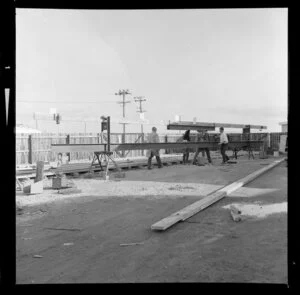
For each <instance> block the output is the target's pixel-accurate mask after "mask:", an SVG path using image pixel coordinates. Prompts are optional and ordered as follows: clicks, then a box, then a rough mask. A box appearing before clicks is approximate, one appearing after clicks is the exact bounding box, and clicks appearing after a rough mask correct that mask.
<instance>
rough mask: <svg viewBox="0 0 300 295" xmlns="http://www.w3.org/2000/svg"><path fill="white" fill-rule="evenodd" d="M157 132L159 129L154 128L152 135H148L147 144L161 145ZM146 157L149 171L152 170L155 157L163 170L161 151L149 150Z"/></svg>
mask: <svg viewBox="0 0 300 295" xmlns="http://www.w3.org/2000/svg"><path fill="white" fill-rule="evenodd" d="M156 131H157V128H156V127H152V133H150V134H149V135H148V138H147V142H149V143H159V136H158V134H157V133H156ZM146 156H147V157H148V169H152V167H151V161H152V158H153V157H154V156H155V157H156V161H157V165H158V168H162V163H161V159H160V156H159V150H147V153H146Z"/></svg>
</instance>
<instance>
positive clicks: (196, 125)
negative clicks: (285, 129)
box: [167, 121, 267, 130]
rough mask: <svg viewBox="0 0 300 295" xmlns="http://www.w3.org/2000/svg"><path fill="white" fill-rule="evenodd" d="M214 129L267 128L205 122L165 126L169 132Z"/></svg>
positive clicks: (264, 127) (185, 122)
mask: <svg viewBox="0 0 300 295" xmlns="http://www.w3.org/2000/svg"><path fill="white" fill-rule="evenodd" d="M216 127H224V128H247V127H250V129H267V126H262V125H250V124H249V125H246V124H230V123H207V122H195V123H194V122H188V121H180V122H172V123H171V122H170V123H169V124H168V125H167V129H169V130H183V129H184V130H188V129H191V130H198V129H207V130H214V128H216ZM210 128H213V129H210Z"/></svg>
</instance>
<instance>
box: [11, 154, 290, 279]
mask: <svg viewBox="0 0 300 295" xmlns="http://www.w3.org/2000/svg"><path fill="white" fill-rule="evenodd" d="M273 160H274V159H267V160H259V159H256V160H248V159H247V158H243V159H239V160H238V163H237V164H233V165H228V166H220V165H219V163H218V162H217V161H216V163H215V165H214V166H213V167H206V166H205V167H197V166H192V165H187V166H184V165H176V166H170V167H164V168H163V169H153V170H150V171H148V170H141V169H139V170H131V171H128V172H126V178H125V179H124V180H122V182H126V181H128V182H130V184H131V185H132V181H134V180H136V181H145V182H146V181H150V182H151V183H155V182H156V183H157V182H164V183H168V182H169V183H170V185H173V187H175V188H176V185H181V187H182V185H184V183H189V184H190V183H195V184H201V183H202V184H211V185H217V186H224V185H226V184H228V183H231V182H233V181H235V180H237V179H239V178H242V177H244V176H246V175H248V174H249V173H251V172H253V171H255V170H257V169H260V168H262V167H263V166H262V163H267V162H272V161H273ZM111 182H113V181H111ZM118 183H119V182H114V184H115V185H116V186H117V185H118ZM177 187H180V186H177ZM251 188H253V190H251ZM26 198H27V197H26ZM26 198H25V197H24V200H26ZM35 198H37V196H36V197H35ZM41 198H42V197H41ZM199 198H201V196H196V195H188V194H185V193H184V190H179V192H178V194H177V195H176V194H175V195H174V194H173V195H169V196H168V195H165V196H164V195H161V196H160V197H157V196H151V195H144V196H140V197H138V196H135V197H132V196H130V194H128V195H122V196H117V195H116V196H111V195H110V196H108V197H103V194H102V196H101V198H97V194H95V193H94V194H93V196H91V197H89V196H88V195H80V196H78V197H75V196H71V197H68V198H65V199H64V200H63V201H59V200H57V201H54V202H42V203H38V202H37V203H36V204H35V205H34V204H30V206H29V205H28V203H26V202H25V201H24V203H23V205H24V207H23V208H24V212H23V214H22V215H17V253H16V254H17V261H16V263H17V269H16V270H17V284H33V283H34V284H43V283H121V282H122V283H124V282H126V283H128V282H259V283H287V214H286V212H280V213H276V214H271V215H268V216H266V217H264V218H255V217H250V218H246V219H244V220H242V221H241V222H234V221H233V220H232V218H231V215H230V213H229V210H228V209H225V208H223V207H224V206H226V205H230V204H231V203H238V202H243V203H249V204H253V203H256V204H257V203H259V204H262V205H263V204H276V203H282V202H286V201H287V168H286V167H285V163H282V164H280V165H279V166H277V167H275V168H274V169H272V170H271V171H269V172H267V173H265V174H264V175H262V176H261V177H259V178H258V179H256V180H254V181H253V182H251V183H250V184H249V185H248V186H247V187H246V188H242V189H240V195H239V193H238V191H237V192H236V193H235V194H233V195H232V196H230V197H226V198H224V199H222V200H220V201H219V202H217V203H216V204H214V205H212V206H210V207H208V208H207V209H205V210H204V211H201V212H200V213H198V214H196V215H194V216H192V217H191V218H189V219H188V220H186V221H185V222H180V223H178V224H176V225H175V226H173V227H171V228H170V229H168V230H167V231H164V232H155V231H151V229H150V226H151V225H152V224H153V223H155V222H157V221H159V220H160V219H162V218H164V217H167V216H168V215H170V214H172V213H174V212H175V211H177V210H180V209H182V208H183V207H185V206H187V205H189V204H191V203H193V202H195V201H197V200H199ZM17 200H18V201H20V202H21V201H22V197H21V196H19V197H18V199H17ZM126 243H128V244H130V243H137V244H133V245H127V246H120V244H126ZM35 255H39V256H37V257H34V256H35Z"/></svg>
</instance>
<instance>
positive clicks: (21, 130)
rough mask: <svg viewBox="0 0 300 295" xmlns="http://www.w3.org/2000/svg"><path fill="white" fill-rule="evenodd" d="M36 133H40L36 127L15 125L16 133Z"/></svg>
mask: <svg viewBox="0 0 300 295" xmlns="http://www.w3.org/2000/svg"><path fill="white" fill-rule="evenodd" d="M38 133H42V132H41V131H40V130H38V129H34V128H30V127H27V126H24V125H23V124H17V125H16V134H38Z"/></svg>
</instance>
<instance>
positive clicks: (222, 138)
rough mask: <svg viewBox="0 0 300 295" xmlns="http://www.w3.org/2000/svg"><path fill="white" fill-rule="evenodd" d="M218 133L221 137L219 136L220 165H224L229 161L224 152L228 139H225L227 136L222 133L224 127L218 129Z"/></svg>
mask: <svg viewBox="0 0 300 295" xmlns="http://www.w3.org/2000/svg"><path fill="white" fill-rule="evenodd" d="M220 133H221V135H220V142H219V145H220V149H221V155H222V158H223V162H222V164H225V163H227V161H228V160H229V157H228V156H227V155H226V150H227V147H228V137H227V134H226V133H225V132H224V127H220Z"/></svg>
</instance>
